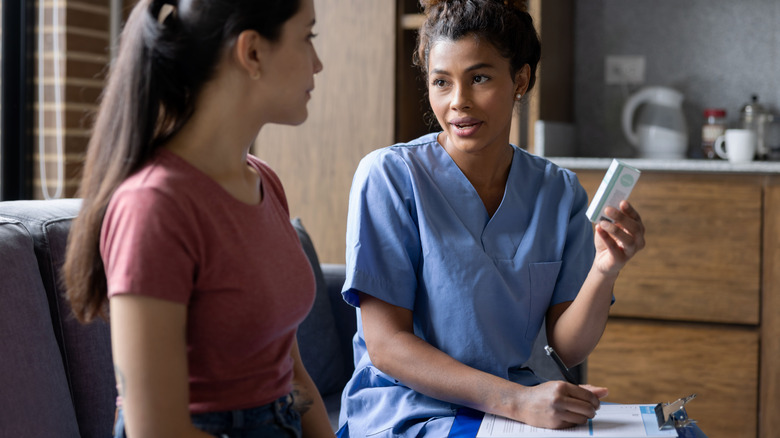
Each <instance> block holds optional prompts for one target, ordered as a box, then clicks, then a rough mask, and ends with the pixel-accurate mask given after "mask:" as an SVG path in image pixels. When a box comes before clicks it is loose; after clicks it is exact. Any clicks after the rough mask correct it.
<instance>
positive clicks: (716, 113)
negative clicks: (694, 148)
mask: <svg viewBox="0 0 780 438" xmlns="http://www.w3.org/2000/svg"><path fill="white" fill-rule="evenodd" d="M724 132H726V110H725V109H723V108H707V109H705V110H704V124H703V125H702V127H701V152H702V154H703V155H704V158H710V159H713V158H718V156H717V155H716V154H715V150H714V149H713V146H714V145H715V140H717V139H718V137H719V136H721V135H723V133H724Z"/></svg>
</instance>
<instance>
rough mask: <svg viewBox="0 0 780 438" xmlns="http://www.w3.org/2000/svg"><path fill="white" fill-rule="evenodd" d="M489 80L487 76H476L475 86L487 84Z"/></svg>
mask: <svg viewBox="0 0 780 438" xmlns="http://www.w3.org/2000/svg"><path fill="white" fill-rule="evenodd" d="M489 80H490V78H489V77H488V76H485V75H476V76H474V79H473V81H474V83H475V84H484V83H485V82H487V81H489Z"/></svg>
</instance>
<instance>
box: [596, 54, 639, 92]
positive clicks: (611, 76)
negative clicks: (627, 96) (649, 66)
mask: <svg viewBox="0 0 780 438" xmlns="http://www.w3.org/2000/svg"><path fill="white" fill-rule="evenodd" d="M604 82H605V83H606V84H607V85H621V84H631V85H639V84H643V83H644V82H645V57H644V56H641V55H636V56H634V55H627V56H623V55H620V56H619V55H609V56H607V57H606V59H605V62H604Z"/></svg>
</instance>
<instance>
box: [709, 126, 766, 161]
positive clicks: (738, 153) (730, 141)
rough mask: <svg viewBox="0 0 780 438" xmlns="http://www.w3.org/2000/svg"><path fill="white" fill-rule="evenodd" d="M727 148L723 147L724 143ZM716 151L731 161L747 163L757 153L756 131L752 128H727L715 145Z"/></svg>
mask: <svg viewBox="0 0 780 438" xmlns="http://www.w3.org/2000/svg"><path fill="white" fill-rule="evenodd" d="M724 142H725V143H726V148H725V149H724V148H723V143H724ZM713 146H714V147H713V149H715V153H716V154H718V156H719V157H721V158H726V159H728V160H729V162H731V163H747V162H749V161H753V157H754V156H755V155H756V133H755V131H753V130H752V129H727V130H726V133H725V134H723V135H721V136H719V137H718V138H717V139H716V140H715V144H714V145H713Z"/></svg>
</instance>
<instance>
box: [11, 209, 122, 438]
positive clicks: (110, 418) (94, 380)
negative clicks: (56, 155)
mask: <svg viewBox="0 0 780 438" xmlns="http://www.w3.org/2000/svg"><path fill="white" fill-rule="evenodd" d="M80 206H81V202H80V200H77V199H61V200H51V201H13V202H3V203H2V205H1V206H0V215H3V216H7V217H13V218H14V219H16V220H18V221H20V222H22V223H23V224H24V225H25V227H26V228H27V229H28V230H29V232H30V235H31V236H32V239H33V242H34V247H35V255H36V257H37V259H38V265H39V268H40V278H41V279H42V280H43V285H44V287H45V289H46V293H47V296H48V300H49V309H50V312H51V316H52V322H53V326H54V333H55V335H56V336H57V338H58V342H59V345H60V353H61V357H62V361H63V364H64V367H65V372H66V375H67V381H68V383H69V385H70V390H71V395H72V398H73V405H74V407H75V410H76V418H77V419H78V423H79V428H80V432H81V436H82V437H85V438H88V437H105V436H110V435H111V429H112V426H113V422H114V406H115V400H116V383H115V381H114V371H113V370H114V368H113V360H112V358H111V335H110V332H109V324H108V323H107V322H106V321H103V320H96V321H94V322H92V323H90V324H86V325H84V324H81V323H79V322H78V321H77V320H76V319H75V317H74V316H73V315H72V313H71V310H70V304H69V303H68V301H67V299H66V298H65V289H64V287H63V286H62V284H63V283H62V279H61V277H60V269H61V267H62V263H63V261H64V260H65V246H66V244H67V236H68V232H69V230H70V224H71V222H72V220H73V218H75V217H76V215H77V214H78V211H79V208H80Z"/></svg>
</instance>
